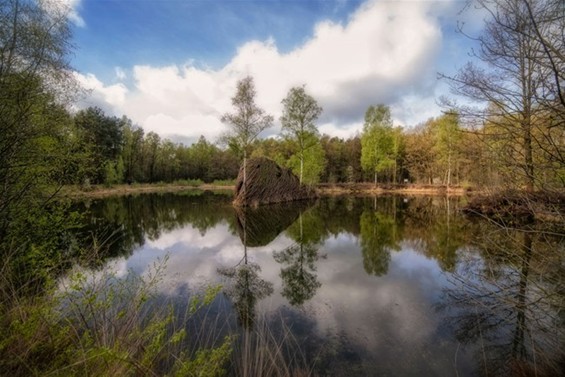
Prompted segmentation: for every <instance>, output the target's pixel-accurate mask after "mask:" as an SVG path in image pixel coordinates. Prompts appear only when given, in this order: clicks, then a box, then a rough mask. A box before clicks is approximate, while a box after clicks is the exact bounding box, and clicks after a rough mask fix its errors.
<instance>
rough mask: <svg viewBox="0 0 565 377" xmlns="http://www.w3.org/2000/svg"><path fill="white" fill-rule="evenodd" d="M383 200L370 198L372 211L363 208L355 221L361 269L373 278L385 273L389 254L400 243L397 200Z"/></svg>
mask: <svg viewBox="0 0 565 377" xmlns="http://www.w3.org/2000/svg"><path fill="white" fill-rule="evenodd" d="M383 199H385V198H377V197H375V198H373V204H372V208H371V207H368V206H367V207H366V208H365V210H364V211H363V213H362V214H361V217H360V219H359V224H360V228H361V234H360V244H361V252H362V254H363V267H364V268H365V272H367V273H368V274H372V275H376V276H381V275H385V274H386V273H387V271H388V265H389V263H390V252H391V251H392V250H395V251H398V250H400V242H401V241H402V230H403V229H402V223H403V219H402V214H401V213H399V206H398V204H399V203H400V198H398V197H392V198H386V199H387V200H383Z"/></svg>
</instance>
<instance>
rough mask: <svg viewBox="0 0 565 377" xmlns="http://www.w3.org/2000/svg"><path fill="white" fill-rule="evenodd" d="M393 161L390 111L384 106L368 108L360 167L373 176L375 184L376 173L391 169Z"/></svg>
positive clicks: (362, 138)
mask: <svg viewBox="0 0 565 377" xmlns="http://www.w3.org/2000/svg"><path fill="white" fill-rule="evenodd" d="M394 159H395V155H394V138H393V130H392V120H391V116H390V109H389V108H388V106H385V105H377V106H369V108H368V109H367V112H366V113H365V125H364V126H363V133H362V135H361V166H362V167H363V170H364V171H365V172H367V173H369V174H374V177H375V183H377V173H378V172H382V171H384V170H385V169H389V168H391V167H392V166H393V165H394Z"/></svg>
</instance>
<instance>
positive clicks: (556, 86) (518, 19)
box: [441, 0, 563, 190]
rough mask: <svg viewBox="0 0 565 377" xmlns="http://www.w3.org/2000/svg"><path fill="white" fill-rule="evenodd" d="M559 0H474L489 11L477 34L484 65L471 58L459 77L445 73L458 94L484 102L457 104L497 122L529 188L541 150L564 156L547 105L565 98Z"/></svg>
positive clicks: (473, 114) (511, 162) (476, 116)
mask: <svg viewBox="0 0 565 377" xmlns="http://www.w3.org/2000/svg"><path fill="white" fill-rule="evenodd" d="M557 2H559V1H557ZM554 3H555V1H553V0H548V1H532V0H475V1H474V2H472V4H475V5H476V6H477V7H479V8H481V9H482V10H484V11H486V12H487V13H488V18H487V19H486V20H485V25H484V30H483V33H482V34H481V35H480V36H478V37H476V38H473V39H474V40H475V41H476V42H477V43H478V45H479V48H478V49H477V50H476V51H475V50H474V51H472V56H473V57H474V58H475V59H476V60H478V61H479V64H473V63H469V64H467V65H466V66H465V67H464V68H463V69H461V70H460V71H459V72H458V73H457V74H456V75H454V76H446V75H441V77H443V78H446V79H447V80H448V81H449V83H450V85H451V89H452V91H453V92H454V93H455V94H458V95H462V96H464V97H466V98H468V99H471V100H472V101H475V102H476V103H478V104H479V106H457V108H458V110H459V112H460V114H461V116H462V117H466V118H474V119H475V120H478V121H479V122H481V123H482V124H483V125H484V124H486V123H487V122H488V123H490V124H491V125H495V126H496V129H497V133H498V134H499V136H500V135H502V136H504V137H506V138H507V139H508V140H510V141H511V143H510V144H508V145H511V146H512V153H510V154H509V155H508V158H507V159H506V163H507V164H509V165H511V166H514V167H516V168H517V169H514V170H513V174H516V173H521V175H522V177H523V180H522V181H523V182H524V183H525V186H526V189H527V190H533V189H534V187H535V186H536V185H537V182H536V179H537V177H538V176H539V174H538V171H537V170H540V167H539V166H537V164H538V162H537V161H536V156H535V150H536V149H538V150H540V149H541V150H542V151H545V152H546V153H547V152H551V156H552V158H560V157H559V156H562V154H561V152H562V148H563V145H562V143H563V142H562V141H561V140H560V139H556V137H555V132H551V131H550V129H551V128H552V126H553V124H552V123H551V120H550V118H551V117H548V116H547V114H546V111H545V110H544V106H542V105H543V103H544V102H545V103H549V102H551V103H552V105H554V103H555V101H556V100H558V99H559V98H561V97H562V93H561V88H562V86H561V85H562V81H563V80H562V79H563V78H562V75H563V73H562V71H560V70H559V68H558V66H559V64H558V61H559V56H561V55H562V48H561V45H562V44H563V42H562V40H561V42H556V40H558V39H559V38H558V36H557V37H556V34H559V32H558V31H557V30H558V29H559V27H558V25H559V22H562V19H561V18H562V15H561V16H559V11H557V10H556V9H557V8H558V6H557V5H556V4H554ZM561 3H562V2H561ZM561 13H562V12H561ZM552 15H553V16H552ZM560 17H561V18H560ZM562 33H563V30H561V34H562ZM544 35H545V36H546V37H544ZM560 49H561V50H560ZM552 72H553V74H552ZM551 77H553V81H552V80H550V78H551ZM445 102H446V104H447V105H448V106H452V105H453V103H450V101H445ZM561 116H562V114H561Z"/></svg>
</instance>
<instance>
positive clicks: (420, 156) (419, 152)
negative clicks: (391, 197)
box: [406, 119, 435, 185]
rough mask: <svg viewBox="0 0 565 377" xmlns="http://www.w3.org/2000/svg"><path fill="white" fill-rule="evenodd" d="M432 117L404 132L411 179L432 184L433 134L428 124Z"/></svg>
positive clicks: (407, 164) (407, 163)
mask: <svg viewBox="0 0 565 377" xmlns="http://www.w3.org/2000/svg"><path fill="white" fill-rule="evenodd" d="M432 121H433V119H429V120H428V121H427V122H426V123H425V124H420V125H418V126H416V127H415V128H414V129H412V130H410V131H409V132H407V134H406V166H407V168H408V173H409V175H410V178H411V179H412V180H415V181H417V182H425V183H427V184H430V185H431V184H432V183H433V179H434V161H435V156H434V154H433V145H434V140H433V134H432V130H431V127H430V126H429V125H430V124H431V122H432Z"/></svg>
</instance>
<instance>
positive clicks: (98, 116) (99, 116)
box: [75, 107, 124, 183]
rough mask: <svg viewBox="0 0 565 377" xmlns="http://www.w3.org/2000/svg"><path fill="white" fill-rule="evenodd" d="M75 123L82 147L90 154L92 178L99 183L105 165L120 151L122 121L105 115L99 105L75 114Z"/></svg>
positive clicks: (121, 144) (103, 174) (102, 176)
mask: <svg viewBox="0 0 565 377" xmlns="http://www.w3.org/2000/svg"><path fill="white" fill-rule="evenodd" d="M75 125H76V128H77V131H78V133H79V138H80V139H81V142H82V147H83V149H84V150H85V151H88V153H90V155H91V156H90V157H91V159H90V160H91V163H92V166H91V171H92V178H93V180H94V182H96V183H101V182H103V181H104V176H105V169H106V165H107V164H108V163H109V162H112V161H114V160H116V159H117V157H118V155H120V153H121V152H122V146H123V126H124V123H123V121H122V120H121V119H119V118H116V117H112V116H108V115H106V114H105V113H104V111H103V110H102V109H100V108H99V107H89V108H87V109H85V110H81V111H79V112H78V113H77V114H76V115H75Z"/></svg>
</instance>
